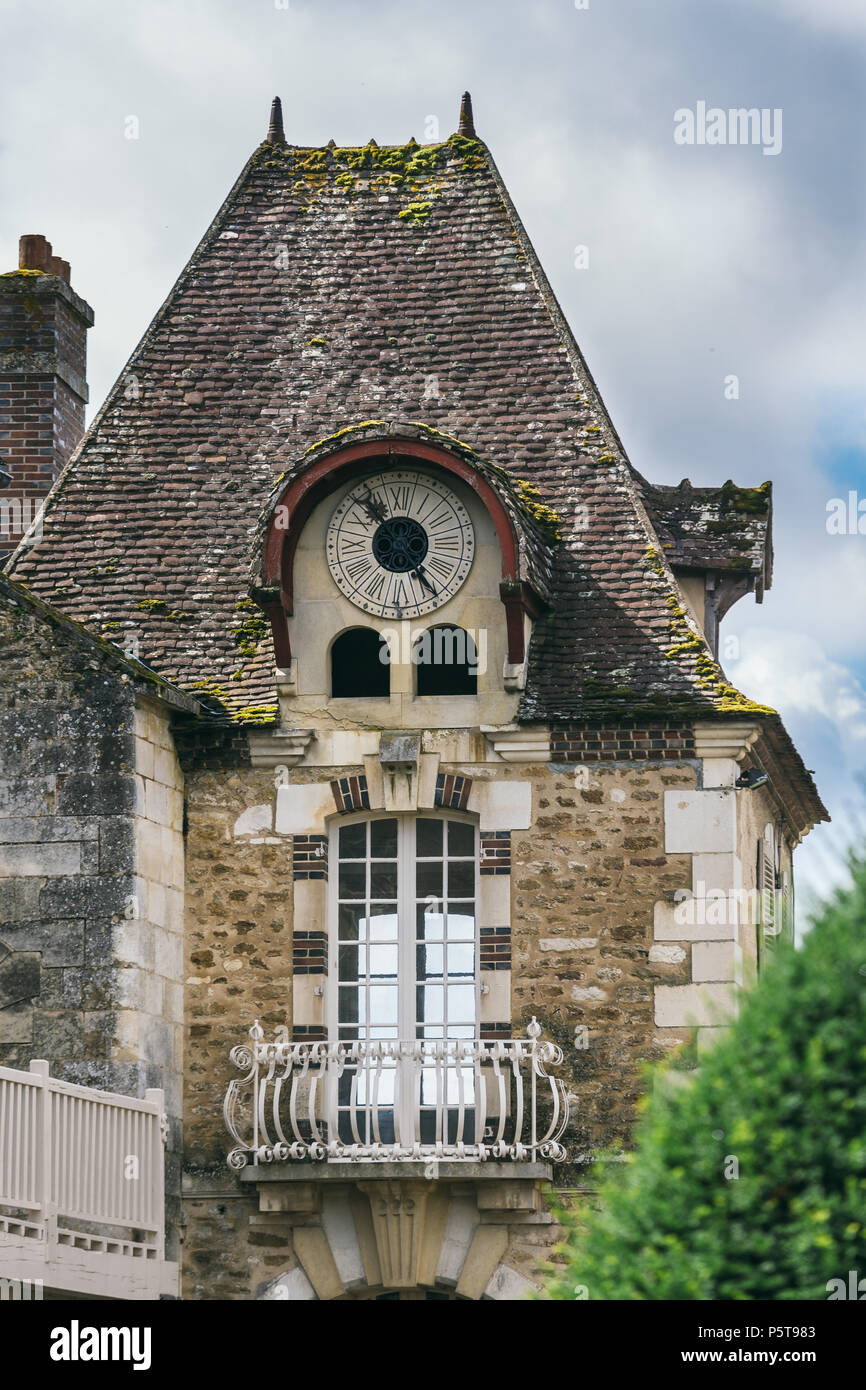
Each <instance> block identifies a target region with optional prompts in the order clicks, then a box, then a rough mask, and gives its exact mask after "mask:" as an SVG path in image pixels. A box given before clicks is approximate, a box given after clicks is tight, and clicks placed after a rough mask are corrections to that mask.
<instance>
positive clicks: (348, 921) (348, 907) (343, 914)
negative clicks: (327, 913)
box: [338, 903, 367, 941]
mask: <svg viewBox="0 0 866 1390" xmlns="http://www.w3.org/2000/svg"><path fill="white" fill-rule="evenodd" d="M338 930H339V934H340V940H341V941H363V940H364V939H365V937H366V935H367V920H366V916H365V909H364V904H363V903H341V904H340V908H339V917H338Z"/></svg>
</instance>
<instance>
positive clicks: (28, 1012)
mask: <svg viewBox="0 0 866 1390" xmlns="http://www.w3.org/2000/svg"><path fill="white" fill-rule="evenodd" d="M32 1038H33V1005H32V1003H30V1001H29V1000H28V1001H26V1002H23V1003H21V1004H12V1005H11V1006H10V1007H9V1008H8V1009H0V1043H29V1042H31V1041H32Z"/></svg>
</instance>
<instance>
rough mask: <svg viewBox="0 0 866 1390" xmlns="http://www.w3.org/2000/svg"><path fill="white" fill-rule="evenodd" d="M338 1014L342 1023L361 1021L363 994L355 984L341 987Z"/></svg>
mask: <svg viewBox="0 0 866 1390" xmlns="http://www.w3.org/2000/svg"><path fill="white" fill-rule="evenodd" d="M338 996H339V997H338V1005H337V1008H338V1014H337V1017H338V1019H339V1021H340V1023H358V1022H359V1021H360V1012H359V1009H360V1004H361V1000H362V998H363V995H362V994H361V993H360V992H359V991H358V990H357V989H356V988H355V986H354V985H347V986H345V988H343V987H341V988H340V989H339V991H338Z"/></svg>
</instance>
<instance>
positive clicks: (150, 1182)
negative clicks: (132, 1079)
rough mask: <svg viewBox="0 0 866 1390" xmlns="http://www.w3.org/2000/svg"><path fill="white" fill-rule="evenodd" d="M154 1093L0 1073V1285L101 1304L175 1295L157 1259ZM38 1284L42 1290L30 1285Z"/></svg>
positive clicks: (160, 1206) (157, 1094) (159, 1105)
mask: <svg viewBox="0 0 866 1390" xmlns="http://www.w3.org/2000/svg"><path fill="white" fill-rule="evenodd" d="M164 1145H165V1116H164V1113H163V1093H162V1091H160V1090H149V1091H147V1092H146V1094H145V1098H144V1100H136V1099H134V1098H133V1097H131V1096H122V1095H116V1094H114V1093H113V1092H109V1091H96V1090H92V1089H91V1088H90V1087H88V1086H75V1085H72V1084H70V1083H69V1082H65V1081H59V1080H57V1079H56V1078H55V1077H52V1076H50V1075H49V1066H48V1063H47V1062H42V1061H39V1062H31V1063H30V1070H29V1072H25V1071H13V1070H11V1069H9V1068H6V1067H0V1278H3V1279H7V1280H9V1279H17V1280H19V1281H20V1280H29V1281H39V1280H41V1281H42V1285H43V1286H44V1287H45V1288H57V1289H60V1290H65V1291H67V1292H69V1293H70V1294H74V1293H90V1294H97V1295H103V1296H107V1297H111V1298H158V1297H159V1295H160V1294H161V1293H171V1294H176V1293H177V1266H176V1265H175V1264H172V1263H169V1262H167V1261H166V1260H165V1257H164V1249H165V1216H164V1210H165V1208H164V1201H165V1166H164V1165H165V1160H164ZM40 1287H41V1286H40Z"/></svg>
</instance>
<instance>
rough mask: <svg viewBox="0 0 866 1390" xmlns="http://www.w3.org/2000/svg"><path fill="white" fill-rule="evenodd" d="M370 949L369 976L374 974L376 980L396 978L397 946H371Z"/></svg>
mask: <svg viewBox="0 0 866 1390" xmlns="http://www.w3.org/2000/svg"><path fill="white" fill-rule="evenodd" d="M369 951H370V978H371V979H372V978H373V977H374V976H375V978H376V979H377V980H382V979H385V978H387V977H389V976H390V977H391V978H393V979H394V980H395V981H396V979H397V947H396V945H394V946H371V947H370V948H369Z"/></svg>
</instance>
